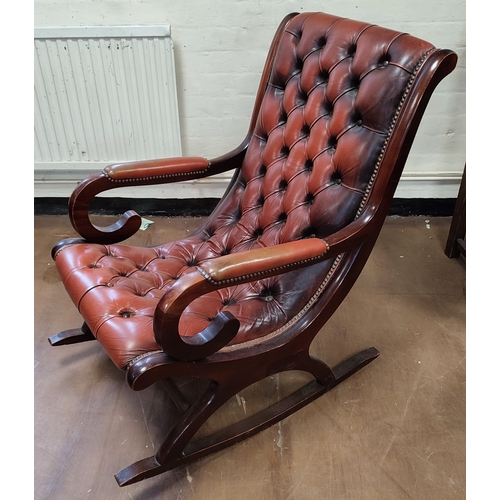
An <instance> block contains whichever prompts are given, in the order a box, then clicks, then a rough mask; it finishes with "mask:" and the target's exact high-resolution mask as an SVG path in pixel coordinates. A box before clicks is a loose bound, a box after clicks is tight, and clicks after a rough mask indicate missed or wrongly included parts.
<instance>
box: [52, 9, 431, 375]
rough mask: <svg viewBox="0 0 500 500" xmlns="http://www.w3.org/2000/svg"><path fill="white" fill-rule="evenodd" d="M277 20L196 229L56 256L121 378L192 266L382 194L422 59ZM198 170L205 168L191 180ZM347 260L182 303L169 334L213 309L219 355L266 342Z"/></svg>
mask: <svg viewBox="0 0 500 500" xmlns="http://www.w3.org/2000/svg"><path fill="white" fill-rule="evenodd" d="M287 21H288V22H287V24H286V25H285V27H284V30H282V31H280V32H279V33H278V35H277V39H275V41H274V44H273V50H272V51H271V54H270V56H269V60H268V64H267V67H266V72H265V75H264V79H263V81H262V83H261V88H260V93H259V96H258V99H257V103H256V107H255V110H254V115H253V119H252V125H251V127H250V132H249V136H248V140H247V147H246V148H245V149H246V150H245V151H244V156H243V161H242V164H241V166H240V167H239V168H237V169H236V172H235V175H234V178H233V181H232V183H231V185H230V187H229V188H228V190H227V192H226V194H225V195H224V197H223V198H222V200H221V202H220V203H219V205H218V206H217V208H216V209H215V211H214V212H213V214H212V215H211V216H210V217H209V218H208V219H207V220H206V222H205V223H204V224H203V226H202V227H201V228H200V229H199V230H198V231H196V232H195V233H194V234H192V235H190V236H189V237H187V238H185V239H182V240H180V241H175V242H171V243H167V244H163V245H158V246H155V247H152V248H135V247H132V246H127V245H123V244H122V245H116V244H107V245H104V244H102V245H92V244H90V243H80V244H73V245H65V246H64V247H62V248H61V249H58V251H57V252H55V260H56V264H57V267H58V270H59V272H60V274H61V277H62V278H63V281H64V283H65V286H66V288H67V290H68V292H69V294H70V296H71V298H72V299H73V301H74V302H75V304H76V305H77V306H78V308H79V310H80V312H81V314H82V315H83V317H84V319H85V322H86V324H87V325H88V327H89V328H90V330H91V331H92V332H93V334H94V335H95V336H96V337H97V339H98V340H99V341H100V342H101V344H102V345H103V346H104V347H105V349H106V350H107V351H108V354H109V355H110V357H111V359H112V360H113V361H114V362H115V363H116V365H117V366H118V367H120V368H122V369H125V368H127V366H129V365H130V364H131V363H133V362H134V361H135V360H137V359H138V357H140V356H144V355H145V354H147V353H150V352H155V351H161V350H162V345H161V339H160V338H159V335H158V332H155V331H154V328H153V322H154V315H155V308H156V306H157V304H158V302H159V300H160V299H161V298H162V297H163V296H164V294H165V292H166V291H168V289H169V288H170V287H172V286H173V284H175V282H176V281H177V280H179V279H180V278H181V277H182V276H183V275H184V274H185V273H186V272H189V271H190V270H192V269H193V268H194V267H196V268H197V269H198V270H199V271H200V272H201V273H205V274H207V273H206V268H205V267H204V266H206V264H207V262H209V261H210V260H211V259H214V258H218V257H220V256H225V255H231V254H235V253H239V252H242V251H246V250H251V249H255V248H260V247H271V246H274V245H278V244H281V243H286V242H293V241H297V240H304V239H310V238H319V239H328V237H330V236H331V235H334V234H335V233H336V232H337V231H339V230H340V229H341V228H344V227H345V226H347V225H348V224H350V223H352V222H353V221H355V220H356V219H357V218H358V217H360V216H361V215H362V214H363V213H364V212H365V211H366V210H367V208H368V207H369V201H370V199H372V197H373V196H374V195H373V193H374V190H375V189H376V188H377V189H378V190H379V191H380V192H388V195H387V196H386V198H384V200H387V199H390V196H392V193H393V191H394V189H395V184H394V177H391V175H392V169H393V168H394V164H395V161H394V155H392V160H391V161H389V159H387V157H388V156H390V154H389V153H390V152H389V151H388V149H389V147H393V148H397V146H390V145H391V141H392V139H393V137H392V136H393V132H394V128H395V124H396V122H397V121H398V119H399V113H400V111H401V109H402V106H403V105H404V103H405V98H406V96H407V94H408V92H409V90H410V89H411V86H412V83H413V82H414V80H415V78H416V76H417V75H418V72H419V69H420V68H421V66H422V64H423V62H424V61H425V60H426V58H427V57H428V56H429V54H431V53H432V52H433V51H434V50H435V49H434V48H433V46H432V45H430V44H429V43H427V42H424V41H422V40H419V39H417V38H415V37H412V36H410V35H407V34H404V33H399V32H396V31H392V30H389V29H384V28H381V27H378V26H374V25H370V24H366V23H363V22H358V21H352V20H348V19H344V18H340V17H335V16H331V15H327V14H322V13H304V14H300V15H296V16H295V17H293V18H291V20H287ZM210 166H211V165H210V162H208V161H207V162H206V166H205V167H206V168H201V169H200V171H201V173H204V171H205V170H206V171H207V172H208V171H209V170H210ZM382 168H385V169H386V170H387V171H388V172H389V173H388V174H382V173H381V169H382ZM401 168H402V167H401ZM187 170H189V168H187ZM399 174H400V172H399ZM104 175H105V176H106V178H107V179H108V180H109V181H112V182H114V183H120V182H122V183H124V182H127V181H130V180H132V181H134V180H136V179H135V177H134V174H131V173H128V172H126V171H119V169H115V170H113V169H112V168H110V169H106V170H105V172H104ZM160 177H161V176H160ZM165 177H168V176H165ZM160 180H162V179H160ZM163 180H165V179H163ZM396 181H397V179H396ZM391 182H392V184H394V185H393V186H392V187H391ZM388 186H389V188H388ZM391 190H392V192H391ZM384 196H385V195H384ZM379 202H380V200H379ZM386 205H387V203H386ZM347 261H348V259H347V258H346V256H343V255H332V256H330V257H329V258H328V259H326V260H324V259H323V260H321V261H318V262H317V263H316V264H314V265H312V266H307V267H304V268H301V269H295V270H293V271H291V272H288V273H284V274H279V275H276V276H272V277H267V278H264V279H258V276H259V275H258V274H256V275H255V277H256V279H255V280H254V281H252V282H250V283H241V284H237V283H236V284H234V285H232V284H231V283H230V282H228V283H227V285H228V286H227V287H226V288H221V289H219V290H216V291H213V292H210V293H208V294H205V295H202V296H200V297H198V298H196V299H195V300H193V301H192V302H191V304H190V305H189V306H188V307H187V308H186V309H185V311H184V312H183V314H182V317H181V318H180V323H179V333H180V335H181V336H184V337H186V338H187V337H189V336H192V335H194V334H197V333H198V332H200V331H202V330H203V329H204V328H206V327H207V326H209V325H210V323H211V322H212V321H214V319H215V318H216V317H217V316H218V315H219V314H220V313H221V312H224V311H226V312H229V313H231V314H232V315H233V316H234V317H236V318H237V319H238V321H239V324H240V326H239V330H238V333H237V335H236V336H235V337H234V338H233V339H232V341H231V342H230V344H229V345H228V346H227V347H225V348H224V349H222V351H223V352H224V350H226V351H230V350H233V351H234V350H238V349H244V348H247V347H248V346H251V345H255V344H256V343H262V342H266V341H268V340H269V339H272V338H274V337H276V336H278V335H280V334H282V333H284V332H286V331H287V329H289V328H291V327H292V326H293V325H294V324H296V323H297V321H299V319H300V318H302V317H303V316H304V314H306V313H307V312H308V310H309V309H311V308H312V307H313V306H314V304H315V302H317V300H318V297H320V296H322V295H324V294H327V293H329V292H327V290H328V289H329V287H331V286H334V285H331V284H332V283H335V280H336V279H337V278H336V276H337V275H338V273H341V272H343V271H342V269H343V267H342V265H341V264H342V262H344V267H345V262H347ZM207 276H208V275H207Z"/></svg>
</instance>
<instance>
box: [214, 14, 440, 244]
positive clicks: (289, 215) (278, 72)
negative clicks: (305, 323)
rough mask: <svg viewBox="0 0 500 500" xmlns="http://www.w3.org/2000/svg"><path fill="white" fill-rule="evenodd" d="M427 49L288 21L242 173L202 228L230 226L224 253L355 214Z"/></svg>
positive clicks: (333, 22) (371, 30)
mask: <svg viewBox="0 0 500 500" xmlns="http://www.w3.org/2000/svg"><path fill="white" fill-rule="evenodd" d="M409 46H411V47H412V49H411V50H410V51H409V50H408V48H409ZM431 49H432V46H431V45H430V44H428V43H426V42H423V41H420V40H417V39H415V38H414V37H411V36H409V35H406V34H402V33H398V32H395V31H391V30H388V29H384V28H380V27H378V26H372V25H369V24H364V23H361V22H357V21H351V20H348V19H343V18H339V17H335V16H330V15H326V14H322V13H316V14H301V15H298V16H296V17H295V18H293V19H292V20H291V22H290V23H289V24H288V26H287V27H286V29H285V32H284V34H283V36H282V39H281V41H280V43H279V47H278V50H277V53H276V57H275V60H274V64H273V67H272V72H271V75H270V79H269V82H268V85H267V88H266V91H265V94H264V98H263V101H262V105H261V108H260V112H259V114H258V119H257V123H256V127H255V130H254V132H253V136H252V138H251V141H250V143H249V146H248V151H247V153H246V157H245V160H244V163H243V167H242V170H241V175H240V177H239V179H238V182H237V184H236V186H235V187H234V190H233V192H232V193H231V195H230V197H229V198H230V199H229V200H228V201H227V202H226V204H225V205H224V206H223V207H221V208H220V210H219V211H218V213H217V214H215V215H214V217H213V218H212V223H211V225H210V226H209V228H210V227H211V228H213V229H214V231H215V230H216V229H215V228H218V231H223V232H226V233H228V234H227V235H226V236H225V240H226V245H227V251H239V250H243V249H249V248H252V247H254V246H256V245H274V244H277V243H283V242H286V241H291V240H297V239H301V238H307V237H309V236H312V235H316V236H319V237H325V236H326V235H329V234H332V233H333V232H335V231H336V230H338V229H339V228H341V227H344V226H345V225H346V224H347V223H349V222H351V221H353V220H354V218H355V217H356V215H357V214H358V213H359V211H360V209H361V208H362V204H363V198H364V196H365V194H366V193H367V189H368V187H369V185H370V182H371V180H372V177H373V176H374V175H375V174H376V168H377V162H378V160H379V158H380V156H381V154H382V153H383V149H384V143H385V141H386V138H387V137H388V134H389V133H390V130H391V125H392V120H393V119H394V118H395V115H396V113H397V110H398V105H399V104H400V102H401V100H402V97H403V94H404V92H405V88H406V87H407V85H408V83H409V82H410V80H411V77H412V74H413V73H414V71H415V69H416V67H417V65H418V64H419V61H420V59H421V58H422V57H423V56H424V55H425V54H426V53H427V52H428V51H429V50H431Z"/></svg>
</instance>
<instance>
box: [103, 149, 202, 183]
mask: <svg viewBox="0 0 500 500" xmlns="http://www.w3.org/2000/svg"><path fill="white" fill-rule="evenodd" d="M209 168H210V162H209V161H208V160H207V159H205V158H201V157H197V156H193V157H180V158H163V159H157V160H156V159H155V160H144V161H133V162H127V163H116V164H113V165H109V166H107V167H105V168H104V170H103V172H104V175H105V176H106V177H107V178H108V179H109V180H110V181H112V182H117V183H121V182H123V183H125V182H126V183H131V184H132V183H133V185H138V184H147V185H150V184H156V183H163V182H169V181H170V182H171V181H172V179H179V178H182V177H191V176H193V175H194V176H196V175H200V174H202V173H204V172H206V171H207V170H208V169H209Z"/></svg>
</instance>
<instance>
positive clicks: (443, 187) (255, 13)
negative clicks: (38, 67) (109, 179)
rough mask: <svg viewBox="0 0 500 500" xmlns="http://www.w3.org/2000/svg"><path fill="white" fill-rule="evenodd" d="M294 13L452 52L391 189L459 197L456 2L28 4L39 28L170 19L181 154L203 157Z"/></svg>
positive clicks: (243, 107) (222, 141)
mask: <svg viewBox="0 0 500 500" xmlns="http://www.w3.org/2000/svg"><path fill="white" fill-rule="evenodd" d="M294 11H296V12H306V11H325V12H328V13H331V14H335V15H340V16H345V17H350V18H354V19H359V20H362V21H368V22H372V23H375V24H380V25H383V26H385V27H389V28H393V29H397V30H400V31H407V32H409V33H411V34H412V35H415V36H418V37H421V38H423V39H425V40H427V41H429V42H432V43H433V44H434V45H436V46H438V47H441V48H449V49H452V50H454V51H456V52H457V53H458V56H459V64H458V68H457V69H456V70H455V71H454V73H452V75H450V76H449V77H448V78H447V79H445V80H444V81H443V82H442V83H441V85H440V86H439V87H438V89H437V91H436V92H435V94H434V96H433V97H432V99H431V102H430V104H429V107H428V111H427V114H426V116H425V117H424V119H423V122H422V125H421V128H420V130H419V133H418V136H417V139H416V141H415V144H414V146H413V149H412V152H411V154H410V158H409V159H408V163H407V165H406V168H405V171H404V174H403V179H402V181H401V183H400V187H399V188H398V192H397V193H396V196H399V197H408V198H409V197H436V198H448V197H454V196H456V193H457V192H458V186H459V181H460V176H461V173H462V170H463V166H464V163H465V2H464V1H462V0H420V1H418V2H416V1H415V0H380V1H378V2H374V1H373V0H357V1H345V0H342V1H340V0H328V1H325V0H317V1H309V2H308V1H303V2H299V1H294V0H211V1H209V2H207V1H201V0H199V1H194V0H170V1H166V0H128V1H127V0H102V1H97V0H96V1H94V0H35V1H34V14H35V16H34V21H35V26H36V27H43V26H78V25H127V24H161V23H168V24H170V25H171V29H172V38H173V40H174V44H175V57H176V71H177V86H178V87H177V88H178V97H179V112H180V121H181V138H182V146H183V154H185V155H200V156H205V157H208V158H213V157H215V156H218V155H220V154H223V153H224V152H226V151H229V150H230V149H232V148H233V147H235V146H237V145H238V144H239V143H240V142H241V140H242V139H243V137H244V136H245V134H246V131H247V127H248V122H249V118H250V114H251V111H252V106H253V100H254V96H255V93H256V90H257V85H258V82H259V77H260V73H261V70H262V67H263V64H264V61H265V57H266V54H267V50H268V48H269V45H270V42H271V39H272V37H273V35H274V32H275V30H276V28H277V26H278V24H279V22H280V21H281V20H282V18H283V17H284V16H285V15H286V14H288V13H289V12H294ZM221 189H222V188H221V187H220V186H218V185H217V184H215V183H212V184H211V183H210V181H207V182H204V183H203V182H202V183H200V184H198V185H196V186H195V187H188V188H186V189H184V190H181V191H179V190H178V189H177V190H173V191H172V190H171V188H166V189H165V190H163V191H162V192H161V193H159V194H160V195H163V196H172V197H190V196H214V195H215V196H217V195H218V194H219V193H220V192H221ZM179 192H181V194H179ZM128 195H134V193H129V194H127V196H128Z"/></svg>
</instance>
